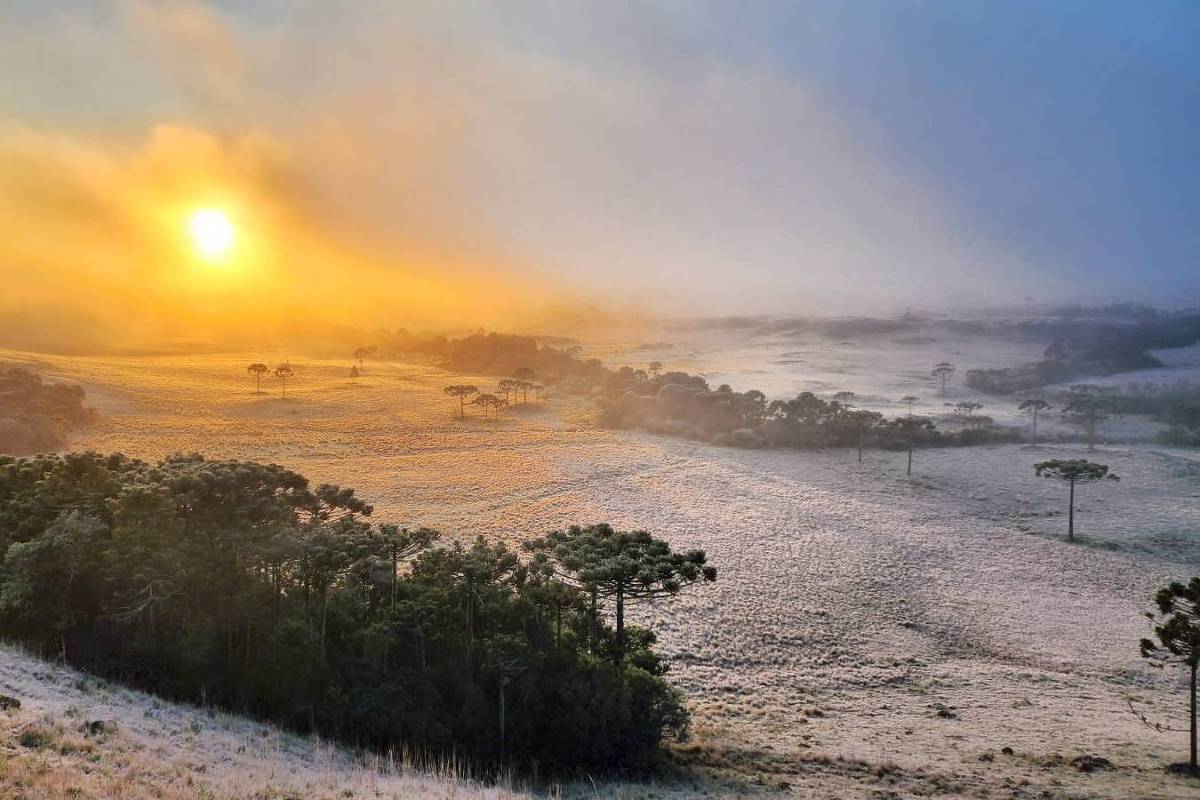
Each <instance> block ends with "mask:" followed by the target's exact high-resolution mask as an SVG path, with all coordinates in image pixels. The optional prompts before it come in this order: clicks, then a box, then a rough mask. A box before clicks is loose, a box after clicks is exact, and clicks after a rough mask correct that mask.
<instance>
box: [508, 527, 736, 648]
mask: <svg viewBox="0 0 1200 800" xmlns="http://www.w3.org/2000/svg"><path fill="white" fill-rule="evenodd" d="M525 548H526V549H527V550H529V551H531V552H532V553H534V567H535V569H537V570H539V571H540V572H542V573H543V574H545V575H548V576H555V577H558V578H560V579H566V580H570V581H572V582H573V583H574V584H575V585H578V586H580V587H581V588H583V589H584V590H585V591H586V592H587V593H588V594H589V596H591V598H592V601H593V604H595V602H596V600H597V599H600V598H603V599H611V600H612V601H613V603H614V605H615V606H616V642H615V645H616V646H615V650H614V652H613V659H614V661H615V662H617V663H618V664H620V663H621V662H622V661H623V660H624V658H625V647H626V636H625V605H626V604H627V603H630V602H636V601H639V600H652V599H654V598H655V597H663V596H667V595H674V594H677V593H678V592H679V590H680V589H682V588H683V587H684V586H687V585H689V584H692V583H695V582H697V581H699V580H701V579H704V580H707V581H715V580H716V579H717V571H716V568H714V567H706V566H705V555H704V551H703V550H689V551H687V552H685V553H676V552H673V551H672V550H671V546H670V545H669V544H667V543H666V542H665V541H663V540H662V539H655V538H654V537H653V536H651V535H650V534H649V533H647V532H646V531H616V530H613V528H612V527H611V526H609V525H604V524H601V525H589V526H587V527H580V526H578V525H575V526H572V527H570V528H568V529H567V530H565V531H554V532H553V533H550V534H548V535H547V536H545V537H543V538H541V539H536V540H533V541H530V542H526V543H525Z"/></svg>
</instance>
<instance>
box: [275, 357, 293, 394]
mask: <svg viewBox="0 0 1200 800" xmlns="http://www.w3.org/2000/svg"><path fill="white" fill-rule="evenodd" d="M295 374H296V370H294V369H292V365H291V364H286V363H285V364H280V365H279V366H278V367H276V368H275V377H276V378H277V379H278V380H279V385H280V388H281V390H282V393H283V397H284V399H287V382H288V378H291V377H292V376H294V375H295Z"/></svg>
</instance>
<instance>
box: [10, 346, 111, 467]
mask: <svg viewBox="0 0 1200 800" xmlns="http://www.w3.org/2000/svg"><path fill="white" fill-rule="evenodd" d="M83 398H84V394H83V388H82V387H80V386H75V385H68V384H65V383H48V382H46V381H45V380H43V379H42V376H41V375H38V374H37V373H35V372H31V371H30V370H27V369H24V368H23V367H0V453H10V454H13V455H26V454H29V453H37V452H44V451H47V450H56V449H58V448H61V447H62V446H64V445H65V444H66V437H67V434H68V433H70V431H71V429H72V428H74V427H75V426H77V425H79V424H81V423H83V422H86V421H87V420H88V419H89V417H90V410H89V409H87V408H85V407H84V405H83Z"/></svg>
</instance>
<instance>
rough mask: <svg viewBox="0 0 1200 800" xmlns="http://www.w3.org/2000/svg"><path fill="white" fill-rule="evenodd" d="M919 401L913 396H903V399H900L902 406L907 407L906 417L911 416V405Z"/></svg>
mask: <svg viewBox="0 0 1200 800" xmlns="http://www.w3.org/2000/svg"><path fill="white" fill-rule="evenodd" d="M920 399H921V398H919V397H917V396H916V395H915V394H906V395H904V397H901V398H900V402H901V403H904V405H906V406H908V415H909V416H910V417H911V416H912V409H913V403H915V402H917V401H918V400H920Z"/></svg>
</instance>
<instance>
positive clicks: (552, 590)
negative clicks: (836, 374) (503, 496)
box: [0, 453, 715, 770]
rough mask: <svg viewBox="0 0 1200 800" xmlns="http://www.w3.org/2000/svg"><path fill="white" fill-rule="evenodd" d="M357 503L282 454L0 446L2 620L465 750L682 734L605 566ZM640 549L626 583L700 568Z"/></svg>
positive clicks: (648, 647) (294, 718)
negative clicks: (144, 455)
mask: <svg viewBox="0 0 1200 800" xmlns="http://www.w3.org/2000/svg"><path fill="white" fill-rule="evenodd" d="M370 513H371V507H370V506H369V505H367V504H366V503H364V502H363V501H362V500H361V499H360V498H358V497H357V496H356V495H355V493H354V492H353V491H352V490H349V489H341V488H339V487H336V486H318V487H315V488H313V487H310V486H309V485H308V483H307V481H306V480H305V479H304V478H303V477H302V476H300V475H298V474H297V473H295V472H291V471H289V470H286V469H284V468H282V467H279V466H275V465H263V464H257V463H250V462H238V461H208V460H205V459H203V458H201V457H200V456H189V457H183V456H176V457H173V458H169V459H166V460H164V461H162V462H159V463H153V464H152V463H146V462H142V461H138V460H134V459H131V458H127V457H125V456H122V455H109V456H101V455H97V454H94V453H79V454H70V455H65V456H45V457H37V458H32V459H12V458H0V556H2V557H3V561H2V562H0V629H2V630H3V631H4V632H5V635H6V636H8V637H13V638H17V639H19V640H21V641H23V642H25V643H27V644H29V645H31V646H35V647H37V648H38V649H40V650H42V651H43V652H46V653H58V654H61V655H62V656H63V657H65V659H66V660H67V661H68V662H70V663H72V664H74V665H77V666H79V667H82V668H85V669H88V670H91V671H93V672H95V673H97V674H100V675H103V676H106V677H109V678H114V679H118V680H122V681H124V682H127V683H130V684H133V685H135V686H138V687H141V688H144V689H147V690H150V691H154V692H157V693H160V694H163V695H166V696H169V697H173V698H183V699H186V700H189V701H192V702H208V703H215V704H218V705H220V706H223V707H225V708H229V709H231V710H234V711H238V712H247V713H249V714H251V715H254V716H257V717H260V718H264V719H270V720H273V721H276V722H279V723H282V724H285V725H288V726H290V727H293V728H296V729H300V730H315V731H318V732H320V733H322V734H324V735H326V736H333V737H338V738H341V739H343V740H345V741H349V742H352V743H356V744H367V745H371V746H375V747H380V748H386V747H393V746H394V747H401V746H403V747H407V748H410V750H411V751H414V752H416V753H418V754H420V753H426V754H428V755H430V756H447V755H450V754H454V755H455V756H457V757H464V758H466V759H467V760H469V761H472V762H474V763H476V764H485V765H486V764H499V763H509V764H516V765H518V766H523V767H534V766H536V767H537V768H539V769H543V770H568V769H569V770H610V769H625V768H641V767H646V766H648V765H650V764H651V763H652V762H653V761H654V759H655V758H656V756H657V754H658V752H659V749H658V745H659V744H660V742H661V741H662V740H663V739H664V737H669V736H674V735H677V734H680V733H682V732H683V731H684V730H685V729H686V725H687V713H686V711H685V709H684V707H683V705H682V702H681V699H680V697H679V695H678V694H677V693H676V691H675V690H674V689H672V688H671V687H670V686H669V685H668V684H667V683H666V681H665V680H664V678H663V675H664V673H665V672H666V667H665V665H664V664H663V663H662V661H661V660H660V659H659V657H658V656H657V655H656V654H655V653H654V651H653V649H652V647H653V644H654V635H653V634H652V633H651V632H650V631H649V630H644V629H640V628H636V627H633V626H628V627H623V626H622V623H623V618H622V617H621V613H622V612H623V607H621V606H620V605H618V607H617V613H618V617H617V619H618V628H620V629H621V630H620V635H618V630H617V629H614V628H613V627H611V626H610V625H609V624H608V623H607V621H606V619H605V618H604V615H605V613H606V612H607V611H608V610H609V609H610V608H611V607H607V608H606V603H607V601H608V598H609V597H610V595H608V594H605V593H602V592H600V591H599V589H600V588H603V587H604V586H605V585H606V584H605V583H604V581H605V580H611V579H612V577H613V574H614V572H613V570H608V569H606V568H604V565H603V564H601V565H600V567H596V565H595V564H592V565H591V566H590V567H589V565H588V564H586V563H585V564H582V565H581V564H579V563H576V562H575V561H572V560H570V559H569V558H567V557H565V556H564V557H562V558H559V557H558V553H559V551H556V550H551V549H545V550H543V551H542V552H540V553H539V554H538V555H537V557H536V558H531V559H522V558H518V554H517V553H515V552H513V551H512V550H510V549H508V548H506V547H505V546H504V545H503V544H499V543H490V542H487V541H484V540H483V539H482V538H480V539H478V540H476V541H475V542H474V543H471V544H461V543H457V542H456V543H453V544H449V545H443V544H440V543H438V542H437V539H438V536H437V534H436V533H435V532H433V531H429V530H424V529H422V530H415V531H409V530H405V529H401V528H397V527H394V526H389V525H379V524H372V523H371V522H370V521H369V515H370ZM614 536H615V535H614V534H613V532H611V531H610V530H608V529H585V530H580V529H571V531H568V532H564V533H562V534H561V535H560V539H559V540H555V542H556V543H557V544H559V545H561V547H567V548H569V547H570V546H571V545H572V543H574V542H576V541H577V540H579V539H580V537H592V538H591V539H589V540H588V541H589V542H590V544H589V546H591V545H592V544H594V543H595V542H594V541H593V540H595V541H601V540H603V541H605V542H606V541H610V540H614V541H615V539H614ZM605 537H608V538H605ZM635 538H636V537H635ZM639 541H640V540H639ZM647 541H648V542H649V543H650V544H649V545H646V543H645V542H642V545H639V546H643V547H644V548H648V549H644V550H643V551H639V552H642V553H643V555H644V553H651V554H652V555H653V560H651V561H645V562H641V561H637V560H636V559H634V560H633V561H632V563H634V564H636V565H638V568H639V569H643V570H644V569H650V570H651V572H652V573H653V574H650V575H649V576H648V579H647V576H645V575H640V574H639V575H638V576H637V579H638V581H643V579H647V580H645V581H643V582H640V583H639V582H636V581H635V582H634V583H627V584H626V585H625V589H624V591H625V593H626V595H625V596H626V597H629V596H632V595H633V594H635V592H636V590H637V588H638V587H651V588H655V587H657V589H658V590H659V591H662V592H666V593H670V592H673V591H676V590H677V589H678V588H679V586H680V584H681V582H682V581H685V580H689V579H696V578H698V577H699V574H700V573H699V569H700V566H699V565H702V564H703V553H701V552H699V551H695V552H693V553H689V554H686V555H684V554H679V555H672V554H671V553H670V550H669V548H668V547H666V545H665V543H662V542H659V541H658V540H649V539H648V538H647ZM564 543H565V544H564ZM635 544H636V543H635ZM563 552H566V551H563ZM592 552H594V548H593V550H589V551H588V553H592ZM630 552H632V551H630ZM624 556H625V551H622V558H624ZM584 561H586V558H585V559H584ZM620 563H621V564H626V563H629V562H628V560H626V561H621V562H620ZM645 564H651V566H650V567H646V566H645ZM589 568H591V569H593V571H592V572H588V571H587V570H588V569H589ZM705 569H706V570H708V569H711V568H705ZM597 570H598V571H597ZM672 570H674V572H672ZM689 570H690V571H689ZM564 575H574V576H576V578H577V580H568V579H565V578H564V577H563V576H564ZM671 575H674V576H676V577H674V578H671V579H670V582H668V581H667V580H665V579H664V578H663V576H671ZM678 576H682V577H678ZM713 576H715V572H714V573H713ZM705 577H709V576H708V574H707V572H706V573H705ZM656 581H658V583H657V584H655V582H656ZM652 585H653V586H652ZM631 587H632V588H631ZM616 596H617V598H618V604H619V602H620V599H621V597H622V595H621V592H620V590H618V592H617V595H616Z"/></svg>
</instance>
